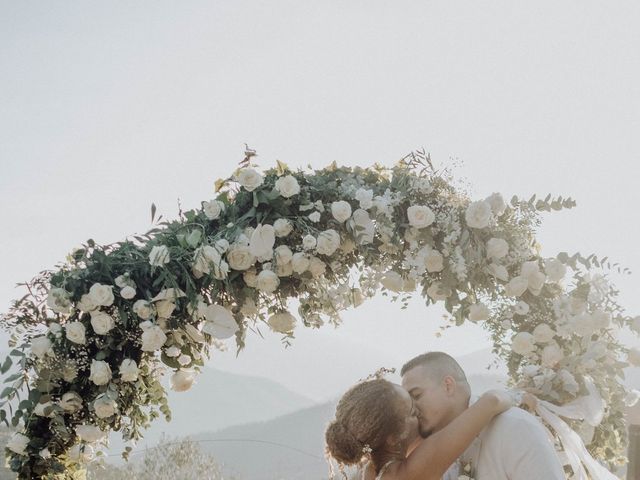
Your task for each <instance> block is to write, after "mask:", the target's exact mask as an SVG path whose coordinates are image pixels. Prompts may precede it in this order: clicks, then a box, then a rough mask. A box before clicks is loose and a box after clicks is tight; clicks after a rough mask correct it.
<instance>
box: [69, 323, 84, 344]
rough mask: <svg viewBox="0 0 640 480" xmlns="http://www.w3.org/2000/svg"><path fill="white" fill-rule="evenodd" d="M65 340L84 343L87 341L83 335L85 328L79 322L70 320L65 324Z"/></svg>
mask: <svg viewBox="0 0 640 480" xmlns="http://www.w3.org/2000/svg"><path fill="white" fill-rule="evenodd" d="M66 330H67V340H69V341H70V342H73V343H77V344H79V345H84V344H85V343H86V342H87V339H86V337H85V328H84V325H83V324H82V323H81V322H70V323H67V325H66Z"/></svg>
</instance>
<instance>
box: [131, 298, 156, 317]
mask: <svg viewBox="0 0 640 480" xmlns="http://www.w3.org/2000/svg"><path fill="white" fill-rule="evenodd" d="M133 313H135V314H136V315H138V317H140V318H141V319H142V320H148V319H149V318H151V315H153V305H152V304H151V303H149V302H147V301H146V300H136V301H135V302H134V304H133Z"/></svg>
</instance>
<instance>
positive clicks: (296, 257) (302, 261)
mask: <svg viewBox="0 0 640 480" xmlns="http://www.w3.org/2000/svg"><path fill="white" fill-rule="evenodd" d="M309 264H310V261H309V256H308V255H307V254H306V253H303V252H296V253H294V254H293V257H292V259H291V265H292V267H293V271H294V272H296V273H297V274H298V275H301V274H302V273H304V272H306V271H307V269H308V268H309Z"/></svg>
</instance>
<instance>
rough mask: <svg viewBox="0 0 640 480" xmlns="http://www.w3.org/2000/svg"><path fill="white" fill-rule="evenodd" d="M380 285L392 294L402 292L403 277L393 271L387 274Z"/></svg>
mask: <svg viewBox="0 0 640 480" xmlns="http://www.w3.org/2000/svg"><path fill="white" fill-rule="evenodd" d="M380 283H381V284H382V286H383V287H384V288H386V289H387V290H391V291H392V292H401V291H402V289H403V287H404V280H402V276H401V275H400V274H399V273H398V272H394V271H393V270H391V271H389V272H387V273H385V274H384V276H383V277H382V278H381V279H380Z"/></svg>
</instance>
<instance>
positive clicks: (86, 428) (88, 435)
mask: <svg viewBox="0 0 640 480" xmlns="http://www.w3.org/2000/svg"><path fill="white" fill-rule="evenodd" d="M76 434H77V435H78V437H80V440H84V441H85V442H89V443H94V442H97V441H98V440H102V439H103V438H105V437H106V436H107V432H103V431H102V430H100V429H99V428H98V427H96V426H95V425H78V426H77V427H76Z"/></svg>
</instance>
